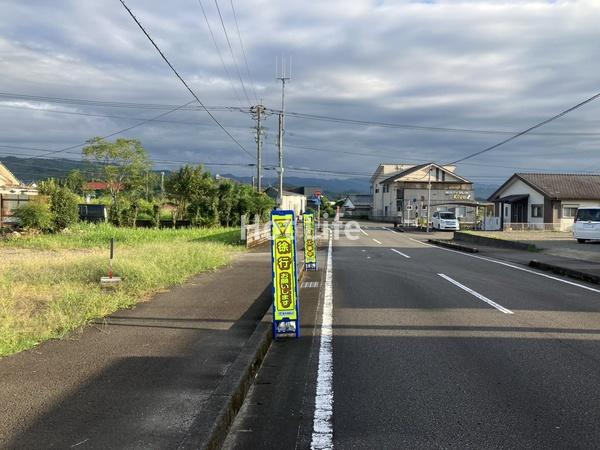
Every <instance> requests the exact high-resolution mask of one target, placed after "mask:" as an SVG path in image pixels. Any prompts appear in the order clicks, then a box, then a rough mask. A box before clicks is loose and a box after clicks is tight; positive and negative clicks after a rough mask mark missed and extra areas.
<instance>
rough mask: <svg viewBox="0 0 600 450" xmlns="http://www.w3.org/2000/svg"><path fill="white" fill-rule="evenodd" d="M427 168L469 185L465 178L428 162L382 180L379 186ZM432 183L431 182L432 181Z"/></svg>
mask: <svg viewBox="0 0 600 450" xmlns="http://www.w3.org/2000/svg"><path fill="white" fill-rule="evenodd" d="M427 166H432V167H436V168H438V169H441V170H443V171H444V172H446V173H448V174H450V175H452V176H453V177H456V178H458V179H459V180H462V181H463V182H464V183H471V182H470V181H469V180H467V179H466V178H465V177H461V176H460V175H457V174H455V173H454V172H451V171H449V170H448V169H446V168H444V167H443V166H440V165H439V164H436V163H434V162H430V163H425V164H419V165H418V166H413V167H410V168H408V169H406V170H403V171H402V172H398V173H395V174H393V175H392V176H390V177H388V178H386V179H385V180H383V181H382V182H381V184H386V183H393V182H394V181H396V180H397V179H398V178H402V177H404V176H406V175H408V174H411V173H413V172H417V171H419V170H421V169H424V168H425V167H427ZM432 181H433V180H432Z"/></svg>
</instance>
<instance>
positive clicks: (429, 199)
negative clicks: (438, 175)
mask: <svg viewBox="0 0 600 450" xmlns="http://www.w3.org/2000/svg"><path fill="white" fill-rule="evenodd" d="M430 214H431V166H429V177H428V179H427V232H428V233H429V218H430Z"/></svg>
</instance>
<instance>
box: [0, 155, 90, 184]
mask: <svg viewBox="0 0 600 450" xmlns="http://www.w3.org/2000/svg"><path fill="white" fill-rule="evenodd" d="M0 162H2V164H4V165H5V166H6V167H8V170H10V171H11V172H12V173H13V174H14V175H15V176H16V177H17V178H18V179H19V180H21V181H22V182H24V183H31V182H33V181H39V180H43V179H45V178H50V177H54V178H60V177H64V176H66V175H67V174H68V173H69V171H71V170H73V169H79V170H81V171H85V170H90V168H91V165H90V163H87V162H83V161H76V160H73V159H66V158H56V159H42V158H34V159H27V158H17V157H15V156H2V157H0Z"/></svg>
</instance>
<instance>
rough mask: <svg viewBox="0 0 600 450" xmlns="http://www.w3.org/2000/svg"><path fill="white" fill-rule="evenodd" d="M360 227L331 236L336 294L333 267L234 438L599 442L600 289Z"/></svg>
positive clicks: (276, 352)
mask: <svg viewBox="0 0 600 450" xmlns="http://www.w3.org/2000/svg"><path fill="white" fill-rule="evenodd" d="M355 235H357V236H358V239H357V240H349V239H346V238H344V237H342V238H341V239H339V240H336V241H334V242H333V246H332V256H331V266H330V267H331V274H330V278H331V280H330V281H331V286H330V287H331V290H329V289H328V276H327V274H326V272H325V271H322V272H321V274H320V275H321V280H320V284H321V295H320V297H319V298H316V296H315V298H313V299H312V300H311V299H309V300H307V301H305V302H304V303H302V305H303V308H309V310H310V311H311V313H308V314H307V313H305V314H304V321H305V324H304V336H303V338H302V339H301V340H300V341H298V342H285V343H279V342H277V343H274V345H273V347H272V348H271V350H270V352H269V354H268V356H267V358H266V360H265V363H264V366H263V369H261V372H260V373H259V375H258V377H257V379H256V383H255V385H254V386H253V388H252V389H251V391H250V394H249V397H248V400H247V402H246V403H245V404H244V407H243V408H242V411H241V412H240V414H239V415H238V417H237V419H236V422H235V424H234V426H233V428H232V430H231V432H230V435H229V438H228V440H227V442H226V444H225V448H227V449H235V448H310V447H311V446H312V447H313V448H331V447H334V448H339V449H385V448H393V449H395V448H410V449H414V448H460V449H466V448H473V449H484V448H494V449H495V448H540V449H542V448H543V449H549V448H561V449H563V448H598V447H599V446H600V444H599V443H600V427H599V426H598V424H599V422H600V342H599V339H600V289H598V287H597V286H594V285H589V284H585V283H577V282H574V281H572V280H569V279H567V278H561V277H555V276H552V275H548V274H545V273H541V272H536V271H533V270H529V269H527V268H525V267H524V266H517V265H512V266H511V265H509V264H507V263H503V262H501V261H495V260H490V259H486V258H481V257H477V255H470V254H462V253H458V252H453V251H449V250H446V249H441V248H437V247H431V246H429V245H427V244H425V243H423V242H421V241H420V240H423V239H424V236H423V235H420V236H419V235H418V234H414V235H411V234H407V233H396V232H394V231H392V230H391V229H389V228H387V227H386V226H385V225H381V226H380V225H376V224H366V223H365V224H363V231H362V232H360V233H357V234H355ZM322 253H326V249H324V250H323V251H322ZM328 292H329V295H330V300H331V302H332V312H331V317H332V325H331V327H329V326H328V325H327V321H328V319H327V316H328V307H327V304H328V300H327V299H328ZM301 301H302V298H301ZM329 334H331V337H329ZM330 339H331V347H329V344H328V343H329V340H330ZM328 352H329V353H328ZM329 357H332V360H333V362H332V364H329Z"/></svg>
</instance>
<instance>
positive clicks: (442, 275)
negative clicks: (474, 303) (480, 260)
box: [438, 273, 513, 314]
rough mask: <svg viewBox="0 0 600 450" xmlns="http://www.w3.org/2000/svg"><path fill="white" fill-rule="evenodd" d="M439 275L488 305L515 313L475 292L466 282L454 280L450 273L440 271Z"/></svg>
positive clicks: (508, 312)
mask: <svg viewBox="0 0 600 450" xmlns="http://www.w3.org/2000/svg"><path fill="white" fill-rule="evenodd" d="M438 275H439V276H440V277H442V278H443V279H445V280H446V281H449V282H450V283H452V284H453V285H455V286H458V287H459V288H461V289H462V290H464V291H467V292H468V293H469V294H471V295H473V296H475V297H477V298H478V299H479V300H481V301H484V302H486V303H487V304H488V305H491V306H493V307H494V308H496V309H497V310H498V311H502V312H503V313H504V314H513V312H512V311H511V310H510V309H506V308H505V307H504V306H502V305H499V304H498V303H496V302H494V301H492V300H490V299H489V298H487V297H485V296H483V295H481V294H480V293H479V292H475V291H474V290H473V289H471V288H468V287H467V286H465V285H464V284H460V283H459V282H458V281H456V280H453V279H452V278H450V277H449V276H448V275H444V274H443V273H438Z"/></svg>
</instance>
